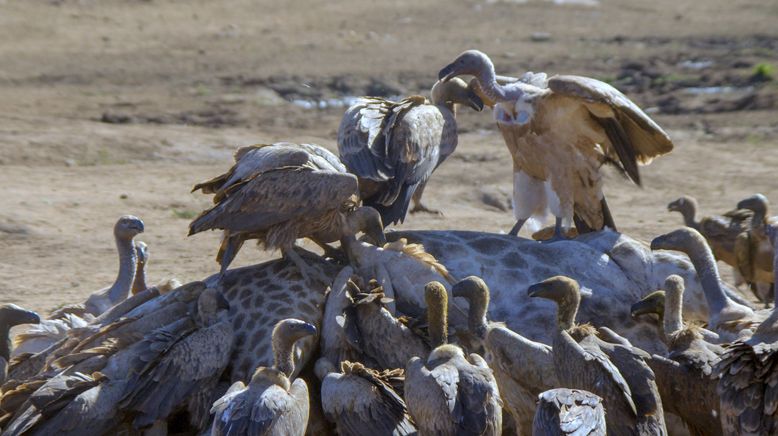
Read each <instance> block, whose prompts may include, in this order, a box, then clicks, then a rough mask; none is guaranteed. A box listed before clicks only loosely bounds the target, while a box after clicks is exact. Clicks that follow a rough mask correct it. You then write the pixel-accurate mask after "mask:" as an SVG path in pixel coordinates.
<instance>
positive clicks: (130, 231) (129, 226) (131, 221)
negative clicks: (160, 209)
mask: <svg viewBox="0 0 778 436" xmlns="http://www.w3.org/2000/svg"><path fill="white" fill-rule="evenodd" d="M143 229H144V227H143V221H142V220H141V219H140V218H138V217H136V216H132V215H125V216H123V217H121V218H119V221H116V224H115V225H114V226H113V234H114V236H116V237H117V238H119V239H123V240H127V241H129V240H131V239H132V238H134V237H135V236H137V235H138V234H140V233H143Z"/></svg>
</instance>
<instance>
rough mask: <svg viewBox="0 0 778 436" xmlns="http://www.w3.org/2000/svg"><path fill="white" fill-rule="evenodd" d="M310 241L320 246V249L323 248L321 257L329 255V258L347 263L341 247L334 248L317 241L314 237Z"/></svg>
mask: <svg viewBox="0 0 778 436" xmlns="http://www.w3.org/2000/svg"><path fill="white" fill-rule="evenodd" d="M312 241H313V242H314V243H316V245H318V246H319V247H321V249H322V250H324V254H322V257H324V258H325V259H326V258H328V257H329V258H330V259H333V260H335V261H338V262H343V263H348V256H346V254H345V253H344V252H343V250H342V249H340V248H335V247H333V246H332V245H330V244H327V243H324V242H321V241H317V240H316V239H312Z"/></svg>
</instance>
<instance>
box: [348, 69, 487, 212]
mask: <svg viewBox="0 0 778 436" xmlns="http://www.w3.org/2000/svg"><path fill="white" fill-rule="evenodd" d="M430 94H431V100H427V99H425V98H424V97H422V96H420V95H414V96H411V97H408V98H405V99H403V100H401V101H399V102H395V101H391V100H387V99H384V98H379V97H363V98H360V99H358V100H357V101H356V103H354V104H353V105H352V106H351V107H350V108H348V110H347V111H346V113H345V114H344V115H343V119H342V120H341V122H340V128H339V129H338V153H339V154H340V158H341V160H342V161H343V163H344V164H345V165H346V167H347V168H348V170H349V171H350V172H352V173H353V174H356V175H357V177H359V191H360V193H361V196H362V200H363V201H364V202H365V204H366V205H368V206H371V207H373V208H375V209H376V210H378V211H379V213H381V218H382V219H383V222H384V224H386V225H389V224H394V223H397V222H403V221H404V220H405V215H406V213H407V211H408V206H409V204H410V202H411V199H413V203H414V207H413V209H412V210H411V213H413V212H416V211H428V212H437V211H433V210H430V209H428V208H427V207H426V206H424V205H422V203H421V196H422V192H423V191H424V186H425V185H426V183H427V181H428V180H429V178H430V177H431V176H432V172H433V171H435V169H436V168H437V167H438V166H440V164H442V163H443V161H444V160H446V158H447V157H448V156H449V155H451V153H453V152H454V149H456V146H457V123H456V105H457V104H464V105H468V106H470V107H471V108H473V109H475V110H479V111H480V110H481V109H482V108H483V102H482V101H481V99H480V98H479V97H478V96H477V95H476V94H475V93H474V92H473V90H472V89H470V87H468V85H467V83H465V82H464V81H463V80H461V79H456V80H452V81H450V82H437V83H435V85H434V86H433V87H432V91H431V92H430Z"/></svg>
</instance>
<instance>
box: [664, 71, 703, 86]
mask: <svg viewBox="0 0 778 436" xmlns="http://www.w3.org/2000/svg"><path fill="white" fill-rule="evenodd" d="M696 80H697V76H694V75H692V74H683V73H669V74H665V75H663V76H659V77H657V78H656V79H654V85H663V84H665V83H679V82H689V81H696Z"/></svg>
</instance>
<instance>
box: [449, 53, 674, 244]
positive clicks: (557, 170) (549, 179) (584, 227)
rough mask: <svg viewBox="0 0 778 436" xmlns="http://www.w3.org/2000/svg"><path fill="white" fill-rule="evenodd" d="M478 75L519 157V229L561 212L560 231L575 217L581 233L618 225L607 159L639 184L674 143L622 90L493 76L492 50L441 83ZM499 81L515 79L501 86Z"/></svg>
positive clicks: (464, 62)
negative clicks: (644, 170) (646, 167)
mask: <svg viewBox="0 0 778 436" xmlns="http://www.w3.org/2000/svg"><path fill="white" fill-rule="evenodd" d="M464 74H467V75H472V76H474V80H473V81H472V82H471V83H473V84H474V85H476V86H477V88H476V90H477V92H478V93H479V94H480V95H481V97H482V99H483V100H484V103H485V104H487V105H490V106H493V107H494V117H495V119H496V121H497V125H498V126H499V128H500V131H501V132H502V134H503V138H504V139H505V143H506V145H507V146H508V150H509V151H510V153H511V155H512V157H513V173H514V191H513V202H514V215H515V217H516V221H517V222H516V225H515V226H514V227H513V229H512V230H511V233H512V234H517V233H518V231H519V230H520V229H521V227H522V225H523V224H524V223H525V222H526V221H527V220H528V219H530V218H541V219H542V217H544V216H545V215H546V214H547V212H551V213H553V214H554V216H555V217H556V226H555V236H556V238H561V237H562V235H563V234H564V233H563V232H562V227H563V226H569V224H570V222H571V221H572V220H575V225H576V227H577V228H578V230H579V232H586V231H592V230H600V229H602V228H603V227H605V226H608V227H611V228H615V225H614V222H613V217H612V216H611V214H610V211H609V209H608V205H607V203H606V201H605V197H604V195H603V191H602V185H603V176H602V172H601V170H600V167H602V165H603V164H605V163H610V164H613V165H614V166H615V167H616V168H617V169H618V170H619V171H621V172H622V173H623V174H624V175H626V176H627V177H629V178H630V179H631V180H632V181H633V182H635V183H636V184H638V185H640V173H639V172H638V164H648V163H649V162H651V160H652V159H653V158H655V157H657V156H661V155H663V154H666V153H669V152H670V151H671V150H672V149H673V143H672V142H671V141H670V138H669V137H668V136H667V134H666V133H665V132H664V131H663V130H662V129H661V128H660V127H659V126H658V125H657V124H656V123H655V122H654V121H653V120H651V118H649V117H648V116H647V115H646V114H645V113H644V112H643V111H642V110H640V108H639V107H637V106H636V105H635V104H634V103H633V102H632V101H631V100H629V99H628V98H627V97H625V96H624V94H622V93H621V92H619V91H618V90H617V89H615V88H613V87H612V86H610V85H608V84H607V83H603V82H600V81H598V80H595V79H591V78H588V77H580V76H552V77H550V78H548V77H547V76H546V74H544V73H539V74H533V73H527V74H525V75H524V76H523V77H522V78H521V79H508V78H503V77H499V76H496V75H495V71H494V65H493V64H492V61H491V60H490V59H489V57H488V56H486V54H484V53H482V52H480V51H478V50H468V51H466V52H464V53H462V54H461V55H459V57H458V58H457V59H456V60H455V61H454V62H452V63H451V64H449V65H448V66H446V67H445V68H443V69H442V70H440V73H439V77H440V79H441V80H443V81H445V80H450V79H451V78H453V77H455V76H459V75H464ZM500 81H502V82H506V81H509V82H510V83H506V84H501V83H499V82H500Z"/></svg>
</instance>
